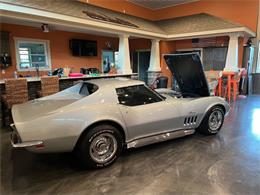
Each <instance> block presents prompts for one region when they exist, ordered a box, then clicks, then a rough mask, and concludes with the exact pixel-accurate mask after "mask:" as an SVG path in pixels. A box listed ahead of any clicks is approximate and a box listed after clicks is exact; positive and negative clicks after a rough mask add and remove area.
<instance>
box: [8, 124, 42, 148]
mask: <svg viewBox="0 0 260 195" xmlns="http://www.w3.org/2000/svg"><path fill="white" fill-rule="evenodd" d="M10 127H11V128H12V130H13V131H12V133H11V144H12V146H13V148H24V147H32V146H41V145H43V141H26V142H22V140H21V138H20V136H19V134H18V132H17V130H16V128H15V125H14V124H11V125H10Z"/></svg>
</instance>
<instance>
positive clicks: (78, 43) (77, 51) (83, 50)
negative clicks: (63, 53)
mask: <svg viewBox="0 0 260 195" xmlns="http://www.w3.org/2000/svg"><path fill="white" fill-rule="evenodd" d="M70 49H71V52H72V55H73V56H97V41H89V40H81V39H71V40H70Z"/></svg>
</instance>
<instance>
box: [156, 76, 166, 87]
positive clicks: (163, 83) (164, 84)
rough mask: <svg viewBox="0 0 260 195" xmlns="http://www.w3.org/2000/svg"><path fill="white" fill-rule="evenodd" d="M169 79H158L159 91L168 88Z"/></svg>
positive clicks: (164, 77)
mask: <svg viewBox="0 0 260 195" xmlns="http://www.w3.org/2000/svg"><path fill="white" fill-rule="evenodd" d="M167 84H168V77H166V76H160V77H158V78H157V89H159V88H167Z"/></svg>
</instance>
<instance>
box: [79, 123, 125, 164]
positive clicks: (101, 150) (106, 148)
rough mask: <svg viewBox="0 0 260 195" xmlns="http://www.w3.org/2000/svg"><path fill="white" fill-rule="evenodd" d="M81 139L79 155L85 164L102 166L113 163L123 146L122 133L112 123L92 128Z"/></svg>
mask: <svg viewBox="0 0 260 195" xmlns="http://www.w3.org/2000/svg"><path fill="white" fill-rule="evenodd" d="M83 136H84V137H83V138H82V139H81V141H80V143H79V146H78V148H77V151H76V152H77V155H78V158H79V159H80V161H81V163H82V165H83V166H85V167H88V168H102V167H106V166H109V165H111V164H112V163H113V162H114V161H115V160H116V159H117V158H118V156H119V155H120V153H121V151H122V148H123V139H122V135H121V133H120V132H119V131H118V130H117V129H116V128H115V127H114V126H111V125H106V124H104V125H98V126H96V127H93V128H91V129H90V130H89V131H88V132H87V133H86V134H85V135H83Z"/></svg>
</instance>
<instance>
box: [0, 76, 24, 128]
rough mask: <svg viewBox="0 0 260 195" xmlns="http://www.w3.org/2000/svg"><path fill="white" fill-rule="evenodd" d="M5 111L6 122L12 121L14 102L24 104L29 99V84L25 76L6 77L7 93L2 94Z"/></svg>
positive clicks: (6, 123) (7, 123)
mask: <svg viewBox="0 0 260 195" xmlns="http://www.w3.org/2000/svg"><path fill="white" fill-rule="evenodd" d="M1 99H2V102H3V111H4V120H3V121H4V124H5V125H9V124H10V123H11V121H12V115H11V108H12V106H13V105H14V104H22V103H25V102H27V101H28V86H27V80H26V79H25V78H19V79H6V80H5V93H4V94H3V95H2V96H1Z"/></svg>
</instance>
